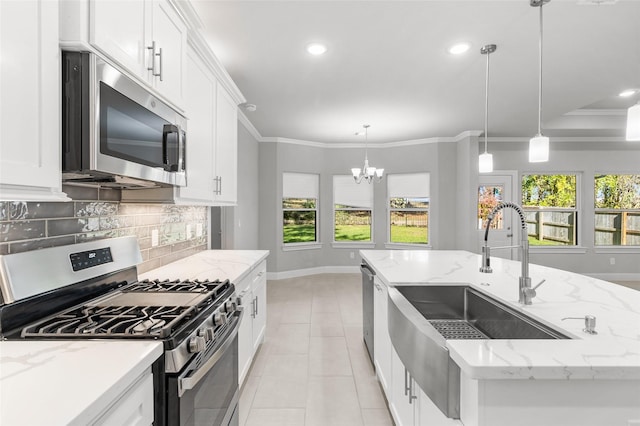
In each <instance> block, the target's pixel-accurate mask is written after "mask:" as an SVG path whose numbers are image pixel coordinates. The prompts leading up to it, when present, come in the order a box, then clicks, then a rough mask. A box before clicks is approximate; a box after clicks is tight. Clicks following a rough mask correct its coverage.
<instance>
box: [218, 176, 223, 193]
mask: <svg viewBox="0 0 640 426" xmlns="http://www.w3.org/2000/svg"><path fill="white" fill-rule="evenodd" d="M218 182H220V189H219V190H218V195H222V176H218Z"/></svg>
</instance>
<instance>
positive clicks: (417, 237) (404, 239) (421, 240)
mask: <svg viewBox="0 0 640 426" xmlns="http://www.w3.org/2000/svg"><path fill="white" fill-rule="evenodd" d="M428 241H429V238H428V235H427V229H426V227H423V226H397V225H392V226H391V242H392V243H409V244H426V243H427V242H428Z"/></svg>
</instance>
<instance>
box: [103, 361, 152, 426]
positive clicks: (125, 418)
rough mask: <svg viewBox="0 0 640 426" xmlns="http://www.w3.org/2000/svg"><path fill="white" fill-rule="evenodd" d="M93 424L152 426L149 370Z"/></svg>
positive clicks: (150, 375) (150, 376) (150, 377)
mask: <svg viewBox="0 0 640 426" xmlns="http://www.w3.org/2000/svg"><path fill="white" fill-rule="evenodd" d="M94 424H95V425H114V426H115V425H135V426H148V425H151V424H153V375H152V374H151V370H149V372H148V373H147V374H145V375H144V376H143V377H141V378H140V379H138V381H137V382H136V383H135V384H134V385H133V386H132V387H130V388H129V389H128V390H127V391H126V392H125V393H124V394H123V395H121V396H120V397H119V398H118V399H117V400H116V401H115V402H114V404H113V405H112V406H111V407H110V408H109V409H108V410H107V412H106V413H104V414H103V415H102V416H100V417H99V418H98V420H96V421H95V422H94Z"/></svg>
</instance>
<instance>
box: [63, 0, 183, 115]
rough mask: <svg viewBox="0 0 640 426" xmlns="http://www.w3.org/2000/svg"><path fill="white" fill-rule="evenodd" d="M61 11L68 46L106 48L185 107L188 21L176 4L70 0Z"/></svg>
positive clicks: (138, 0)
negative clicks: (183, 18)
mask: <svg viewBox="0 0 640 426" xmlns="http://www.w3.org/2000/svg"><path fill="white" fill-rule="evenodd" d="M60 13H61V21H60V41H61V45H62V47H63V48H70V49H89V50H96V51H99V52H101V53H102V54H103V55H105V56H107V58H109V59H111V60H112V61H114V62H115V63H116V64H118V65H120V67H122V68H123V69H124V70H125V71H127V72H128V73H129V74H131V75H132V76H133V77H137V78H138V80H140V81H141V82H143V83H144V84H146V85H148V86H150V87H152V88H154V89H155V90H156V91H157V92H158V94H159V95H161V96H162V97H163V98H165V100H167V101H168V102H169V103H172V104H173V105H175V106H176V107H178V108H181V109H184V98H185V68H186V52H187V26H186V24H185V22H184V21H183V20H182V18H181V16H180V14H179V13H178V11H177V10H176V9H175V7H174V3H172V2H171V1H169V0H109V1H105V0H64V1H63V2H62V3H61V6H60ZM87 18H88V19H87Z"/></svg>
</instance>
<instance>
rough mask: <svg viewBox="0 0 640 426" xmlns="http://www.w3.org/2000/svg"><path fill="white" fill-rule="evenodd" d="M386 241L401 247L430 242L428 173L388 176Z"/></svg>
mask: <svg viewBox="0 0 640 426" xmlns="http://www.w3.org/2000/svg"><path fill="white" fill-rule="evenodd" d="M387 194H388V200H389V204H388V205H389V241H390V242H392V243H400V244H427V243H428V242H429V173H407V174H393V175H389V176H388V177H387Z"/></svg>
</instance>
